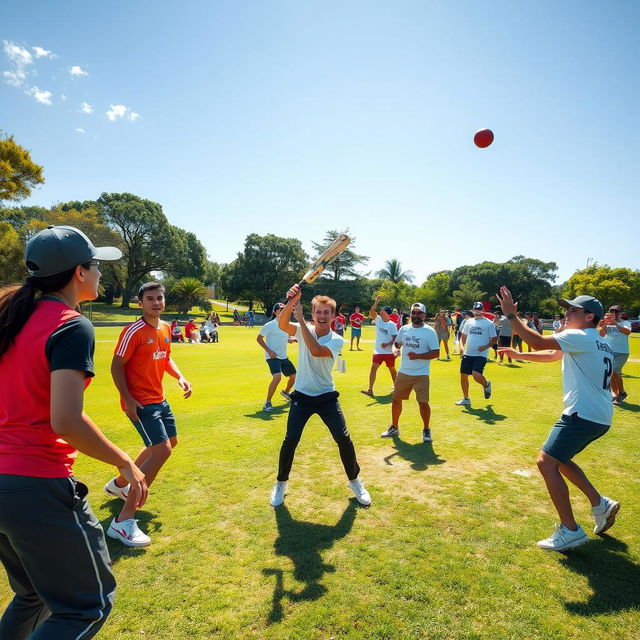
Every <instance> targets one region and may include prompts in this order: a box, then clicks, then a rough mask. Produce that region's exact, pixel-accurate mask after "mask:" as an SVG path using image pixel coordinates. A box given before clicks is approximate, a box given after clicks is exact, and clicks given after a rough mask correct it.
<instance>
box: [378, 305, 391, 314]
mask: <svg viewBox="0 0 640 640" xmlns="http://www.w3.org/2000/svg"><path fill="white" fill-rule="evenodd" d="M381 311H386V312H387V313H393V309H392V308H391V307H389V306H388V305H385V306H384V307H382V309H381Z"/></svg>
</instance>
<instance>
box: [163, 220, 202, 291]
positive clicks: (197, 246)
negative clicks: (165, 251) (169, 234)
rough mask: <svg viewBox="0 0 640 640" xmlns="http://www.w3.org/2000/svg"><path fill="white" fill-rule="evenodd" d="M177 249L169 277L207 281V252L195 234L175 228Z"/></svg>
mask: <svg viewBox="0 0 640 640" xmlns="http://www.w3.org/2000/svg"><path fill="white" fill-rule="evenodd" d="M173 229H174V238H175V241H176V247H175V251H176V253H175V254H174V259H173V262H172V265H171V267H170V269H169V272H168V273H169V275H171V276H173V277H174V278H196V279H197V280H203V281H204V279H205V275H206V273H207V262H208V259H207V250H206V249H205V248H204V245H203V244H202V243H201V242H200V240H198V238H197V236H196V234H195V233H192V232H191V231H185V230H184V229H180V228H179V227H173Z"/></svg>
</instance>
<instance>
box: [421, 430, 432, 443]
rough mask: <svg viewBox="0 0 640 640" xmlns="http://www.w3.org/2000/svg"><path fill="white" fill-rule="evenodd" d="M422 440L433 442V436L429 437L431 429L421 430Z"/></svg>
mask: <svg viewBox="0 0 640 640" xmlns="http://www.w3.org/2000/svg"><path fill="white" fill-rule="evenodd" d="M422 442H433V438H432V437H431V429H423V430H422Z"/></svg>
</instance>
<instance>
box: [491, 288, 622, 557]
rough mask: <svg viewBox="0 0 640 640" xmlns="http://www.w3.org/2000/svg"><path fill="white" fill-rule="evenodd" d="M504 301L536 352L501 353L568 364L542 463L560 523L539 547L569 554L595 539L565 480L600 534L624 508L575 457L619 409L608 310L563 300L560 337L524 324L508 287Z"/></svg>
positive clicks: (583, 300) (586, 301)
mask: <svg viewBox="0 0 640 640" xmlns="http://www.w3.org/2000/svg"><path fill="white" fill-rule="evenodd" d="M498 300H499V302H500V306H501V307H502V311H503V313H504V314H505V315H506V316H507V318H508V319H509V321H510V322H511V327H512V329H513V332H514V334H516V333H517V334H518V335H520V336H521V337H522V339H523V340H524V342H526V343H527V344H528V345H529V346H530V347H531V348H532V349H534V350H535V351H533V352H531V353H519V352H517V351H515V349H512V348H508V347H502V348H500V349H499V351H500V352H501V353H504V354H505V355H508V356H512V357H516V358H522V359H524V360H530V361H532V362H553V361H555V360H562V386H563V390H564V398H563V400H564V411H563V412H562V416H561V417H560V419H559V420H558V422H556V424H555V425H554V426H553V428H552V429H551V433H550V434H549V437H548V438H547V441H546V442H545V443H544V444H543V445H542V450H541V451H540V453H539V455H538V460H537V464H538V469H539V470H540V473H541V474H542V477H543V478H544V481H545V483H546V485H547V491H548V492H549V496H550V497H551V501H552V502H553V505H554V506H555V508H556V511H557V512H558V516H559V518H560V524H559V525H558V527H557V528H556V530H555V532H554V533H553V535H551V536H550V537H549V538H546V539H544V540H540V542H538V546H539V547H540V548H542V549H546V550H549V551H566V550H567V549H572V548H574V547H577V546H579V545H581V544H584V543H585V542H587V541H588V540H589V538H588V537H587V534H586V533H585V531H584V529H583V528H582V527H581V526H580V525H579V524H578V523H577V522H576V520H575V518H574V515H573V510H572V508H571V502H570V500H569V489H568V487H567V483H566V482H565V479H564V478H566V479H567V480H569V482H571V483H572V484H574V485H575V486H576V487H577V488H578V489H580V491H582V493H584V495H585V496H586V497H587V498H588V500H589V502H590V503H591V511H592V515H593V518H594V520H595V526H594V529H593V532H594V533H596V534H601V533H603V532H604V531H607V529H609V528H610V527H612V526H613V524H614V522H615V519H616V515H617V513H618V510H619V509H620V503H618V502H616V501H615V500H612V499H611V498H607V497H605V496H602V495H601V494H600V493H598V491H597V490H596V488H595V487H594V486H593V485H592V484H591V482H590V481H589V479H588V478H587V476H586V474H585V473H584V471H583V470H582V469H581V468H580V467H579V466H578V465H577V464H576V463H575V462H573V458H574V456H576V455H577V454H578V453H580V452H581V451H582V450H583V449H585V448H586V447H587V445H589V444H591V443H592V442H593V441H594V440H597V439H598V438H600V437H601V436H603V435H604V434H605V433H606V432H607V431H608V430H609V427H610V426H611V418H612V416H613V405H612V404H611V392H610V390H609V389H610V384H611V374H612V373H613V353H612V352H611V348H610V347H609V345H608V344H607V343H606V342H605V341H604V339H603V338H602V337H601V336H600V334H599V332H598V324H599V323H600V321H601V320H602V318H603V316H604V309H603V307H602V304H601V303H600V301H599V300H597V299H596V298H594V297H592V296H584V295H583V296H578V297H577V298H576V299H575V300H564V299H560V300H558V304H560V305H561V306H562V307H564V308H565V309H566V310H567V323H566V327H565V329H564V330H562V331H560V332H559V333H554V334H553V335H549V336H542V335H540V334H539V333H538V331H537V330H536V329H535V328H531V327H528V326H526V325H525V324H523V323H522V322H521V321H520V320H519V318H518V316H517V310H518V303H517V302H514V301H513V298H512V296H511V292H510V291H509V290H508V289H507V288H506V287H502V288H501V289H500V294H499V295H498Z"/></svg>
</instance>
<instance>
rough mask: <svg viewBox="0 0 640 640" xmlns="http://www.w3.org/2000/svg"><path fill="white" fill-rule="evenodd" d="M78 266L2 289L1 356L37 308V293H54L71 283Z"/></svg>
mask: <svg viewBox="0 0 640 640" xmlns="http://www.w3.org/2000/svg"><path fill="white" fill-rule="evenodd" d="M75 271H76V268H75V267H74V268H73V269H69V270H67V271H63V272H62V273H56V274H55V275H52V276H45V277H44V278H35V277H32V276H30V277H28V278H27V279H26V280H25V282H24V284H23V285H22V286H20V285H17V284H14V285H10V286H8V287H4V288H3V289H1V290H0V358H1V357H2V356H3V355H4V354H5V353H6V352H7V351H8V350H9V348H10V347H11V345H12V344H13V342H14V340H15V339H16V337H17V335H18V334H19V333H20V331H21V330H22V327H24V325H25V324H26V323H27V320H29V317H30V316H31V314H32V313H33V312H34V311H35V308H36V293H37V292H38V291H41V292H42V293H45V294H46V293H52V292H53V291H59V290H60V289H63V288H64V287H66V286H67V284H69V281H70V280H71V278H72V277H73V274H74V273H75Z"/></svg>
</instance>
